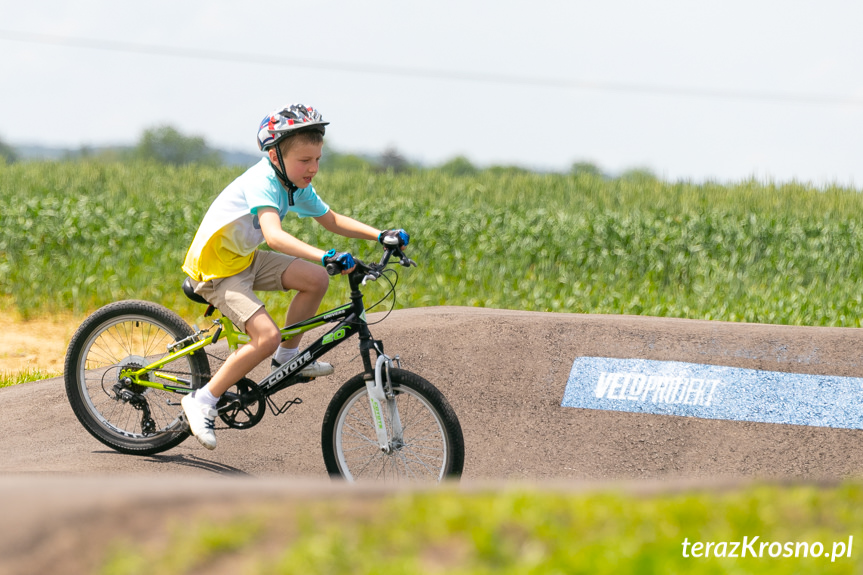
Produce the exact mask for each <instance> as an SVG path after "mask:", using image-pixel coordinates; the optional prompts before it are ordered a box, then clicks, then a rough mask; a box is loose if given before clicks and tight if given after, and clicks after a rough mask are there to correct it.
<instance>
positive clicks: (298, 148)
mask: <svg viewBox="0 0 863 575" xmlns="http://www.w3.org/2000/svg"><path fill="white" fill-rule="evenodd" d="M323 147H324V145H323V143H321V144H313V143H310V142H294V143H293V144H292V145H291V147H290V149H289V150H288V153H287V154H282V159H283V160H284V161H285V175H286V176H288V179H289V180H291V181H292V182H293V183H294V185H295V186H297V187H298V188H307V187H309V186H310V185H311V183H312V178H314V177H315V174H317V173H318V163H319V162H320V161H321V150H322V149H323ZM269 153H270V160H271V161H272V162H273V164H274V165H276V166H278V165H279V158H278V157H277V156H276V150H275V149H273V148H270V150H269Z"/></svg>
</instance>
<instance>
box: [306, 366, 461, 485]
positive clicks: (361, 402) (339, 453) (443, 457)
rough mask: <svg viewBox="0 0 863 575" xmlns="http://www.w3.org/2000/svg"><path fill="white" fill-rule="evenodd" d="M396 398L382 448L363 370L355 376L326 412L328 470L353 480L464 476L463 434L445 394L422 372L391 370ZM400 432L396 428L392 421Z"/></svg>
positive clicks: (389, 408)
mask: <svg viewBox="0 0 863 575" xmlns="http://www.w3.org/2000/svg"><path fill="white" fill-rule="evenodd" d="M389 373H390V380H391V383H392V390H393V398H392V399H388V400H387V402H386V406H385V408H384V412H385V413H384V420H385V422H386V428H387V433H388V434H389V436H390V437H389V445H388V446H387V448H386V450H382V449H381V446H380V444H379V443H378V439H377V435H376V433H375V425H374V418H373V415H372V409H371V405H370V403H369V398H368V390H367V389H366V384H365V381H364V380H363V374H359V375H357V376H355V377H353V378H351V379H350V380H349V381H348V382H347V383H345V384H344V385H343V386H342V387H341V389H339V390H338V391H337V392H336V394H335V395H334V396H333V399H332V400H331V401H330V405H329V407H327V411H326V413H325V414H324V425H323V429H322V431H321V444H322V447H323V452H324V462H325V464H326V466H327V471H328V472H329V474H330V475H331V476H333V477H343V478H344V479H347V480H348V481H362V480H377V481H432V482H438V481H441V480H443V479H446V478H457V477H459V476H461V473H462V468H463V467H464V437H463V436H462V431H461V425H460V424H459V422H458V418H457V417H456V415H455V412H454V411H453V409H452V407H450V405H449V403H448V402H447V400H446V399H445V398H444V396H443V394H442V393H441V392H440V391H438V390H437V388H435V387H434V386H433V385H432V384H430V383H429V382H428V381H426V380H425V379H423V378H422V377H420V376H418V375H416V374H413V373H411V372H409V371H403V370H401V369H391V370H389ZM394 421H398V422H400V424H401V425H400V426H401V433H400V434H398V433H396V434H394V433H393V430H394V425H393V422H394Z"/></svg>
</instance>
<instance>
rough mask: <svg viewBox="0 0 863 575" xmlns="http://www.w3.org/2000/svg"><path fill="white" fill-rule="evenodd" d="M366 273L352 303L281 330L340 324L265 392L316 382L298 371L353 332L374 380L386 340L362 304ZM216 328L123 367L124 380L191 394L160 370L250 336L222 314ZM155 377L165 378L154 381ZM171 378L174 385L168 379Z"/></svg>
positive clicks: (271, 379) (187, 385) (356, 280)
mask: <svg viewBox="0 0 863 575" xmlns="http://www.w3.org/2000/svg"><path fill="white" fill-rule="evenodd" d="M363 277H364V272H361V271H359V270H356V271H354V272H352V273H351V274H350V275H349V282H350V286H351V303H348V304H345V305H342V306H340V307H337V308H335V309H331V310H329V311H326V312H324V313H321V314H318V315H316V316H314V317H312V318H310V319H307V320H304V321H301V322H297V323H295V324H292V325H289V326H286V327H284V328H282V329H281V334H282V341H285V340H287V339H290V338H292V337H294V336H296V335H298V334H301V333H305V332H307V331H310V330H312V329H315V328H317V327H320V326H322V325H325V324H327V323H336V324H337V325H336V326H335V327H334V328H333V329H331V330H330V331H328V332H326V333H325V334H324V335H322V336H321V337H319V338H318V339H317V340H316V341H314V342H313V343H312V344H311V345H309V346H308V347H306V348H305V349H303V350H302V351H301V352H299V353H298V354H297V356H296V358H295V359H294V360H292V361H290V362H286V363H285V365H283V366H282V367H281V368H279V369H277V370H275V371H273V372H272V373H271V374H269V375H268V376H267V377H265V378H264V379H262V380H261V381H260V382H258V384H257V385H258V387H259V389H260V391H261V392H262V393H263V394H264V395H265V396H270V395H272V394H275V393H277V392H279V391H281V390H283V389H285V388H287V387H290V386H292V385H295V384H298V383H304V382H308V381H311V379H310V378H305V377H302V376H300V375H299V373H300V372H301V371H302V370H303V368H304V367H305V366H307V365H309V364H310V363H312V362H313V361H315V360H316V359H317V358H319V357H321V356H322V355H324V354H326V353H328V352H330V351H331V350H332V349H333V348H334V347H335V346H337V345H339V344H341V343H343V342H345V341H346V340H348V339H349V338H350V337H351V336H352V335H355V334H356V335H359V338H360V354H361V356H362V359H363V371H364V373H365V377H366V379H369V378H372V379H373V378H374V373H375V368H374V366H373V365H372V361H371V350H372V349H374V350H375V351H376V352H377V354H378V355H379V356H380V355H382V354H383V343H382V342H381V341H376V340H373V339H372V335H371V332H370V331H369V328H368V324H367V323H366V314H365V308H364V303H363V294H362V292H360V290H359V286H360V283H361V282H362V280H363ZM214 324H215V325H216V329H215V332H214V333H213V334H211V335H208V336H207V337H204V338H203V339H201V337H202V336H203V334H204V333H205V332H202V331H199V332H198V333H196V334H195V335H193V336H190V337H189V338H186V339H184V340H182V341H178V342H176V343H174V344H173V345H172V346H171V348H170V349H169V352H170V353H169V354H168V355H166V356H165V357H163V358H161V359H160V360H158V361H156V362H153V363H151V364H149V365H146V366H144V367H143V368H137V369H133V370H129V371H124V372H122V373H121V374H120V379H121V380H125V381H126V383H130V384H137V385H140V386H143V387H153V388H157V389H163V390H165V391H171V392H175V393H181V394H187V393H190V392H192V391H194V390H193V388H192V382H191V380H187V379H185V378H183V377H178V376H177V375H175V374H172V373H167V372H162V371H159V370H160V369H161V368H162V367H163V366H165V365H168V364H170V363H172V362H174V361H176V360H177V359H179V358H181V357H183V356H186V355H189V354H193V353H203V351H202V350H203V349H204V348H205V347H207V346H210V345H212V344H214V343H216V342H218V341H220V340H224V341H226V343H227V344H228V348H229V350H230V351H231V352H234V351H236V349H237V348H239V346H240V345H244V344H246V343H249V341H251V339H250V338H249V336H248V335H246V334H245V333H243V332H241V331H239V330H238V329H237V328H236V327H235V326H234V324H233V322H231V320H229V319H228V318H226V317H224V316H222V317H220V318H218V319H217V320H215V321H214ZM151 374H152V376H155V377H154V378H153V379H157V380H161V381H151V377H150V375H151ZM199 375H204V374H199ZM166 382H170V383H166Z"/></svg>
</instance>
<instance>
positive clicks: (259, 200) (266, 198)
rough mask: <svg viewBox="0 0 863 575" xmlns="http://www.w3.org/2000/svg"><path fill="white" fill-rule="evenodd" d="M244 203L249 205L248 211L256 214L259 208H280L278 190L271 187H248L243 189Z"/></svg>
mask: <svg viewBox="0 0 863 575" xmlns="http://www.w3.org/2000/svg"><path fill="white" fill-rule="evenodd" d="M243 193H244V195H245V198H246V203H247V204H248V206H249V211H250V212H251V213H252V214H255V215H257V214H258V209H259V208H275V209H276V211H278V210H279V209H280V207H281V206H280V205H279V191H278V190H276V189H273V188H271V187H265V188H250V189H246V190H244V191H243Z"/></svg>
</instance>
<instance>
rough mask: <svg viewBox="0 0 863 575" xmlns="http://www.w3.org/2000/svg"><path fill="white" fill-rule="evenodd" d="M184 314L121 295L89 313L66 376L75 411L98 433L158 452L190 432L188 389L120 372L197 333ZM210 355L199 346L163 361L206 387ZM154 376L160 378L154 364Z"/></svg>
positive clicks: (174, 373) (105, 439) (108, 441)
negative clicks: (131, 379) (184, 401)
mask: <svg viewBox="0 0 863 575" xmlns="http://www.w3.org/2000/svg"><path fill="white" fill-rule="evenodd" d="M192 334H193V332H192V329H191V328H190V327H189V325H188V324H187V323H186V322H185V321H183V319H182V318H181V317H180V316H178V315H177V314H175V313H174V312H172V311H170V310H169V309H167V308H165V307H162V306H160V305H157V304H154V303H151V302H145V301H136V300H128V301H120V302H116V303H112V304H110V305H107V306H105V307H103V308H100V309H99V310H97V311H96V312H95V313H93V315H91V316H90V317H88V318H87V319H86V320H85V321H84V323H83V324H81V327H79V328H78V331H77V332H75V335H74V336H73V337H72V341H71V343H70V344H69V349H68V351H67V353H66V364H65V370H64V372H65V373H64V377H65V382H66V395H67V397H68V398H69V403H70V404H71V406H72V410H73V411H74V412H75V416H76V417H77V418H78V420H79V421H80V422H81V424H82V425H83V426H84V428H85V429H86V430H87V431H89V432H90V433H91V434H92V435H93V437H95V438H96V439H98V440H99V441H101V442H102V443H104V444H105V445H107V446H109V447H111V448H112V449H115V450H117V451H120V452H122V453H131V454H135V455H151V454H154V453H159V452H162V451H165V450H167V449H171V448H172V447H175V446H176V445H179V444H180V443H181V442H182V441H183V440H185V439H186V438H187V437H188V436H189V432H188V428H187V425H186V423H185V421H184V419H183V418H182V414H183V409H182V407H181V406H180V398H181V397H182V396H181V395H178V394H176V393H172V392H169V391H163V390H159V389H155V388H152V387H145V386H142V385H138V384H134V383H131V384H130V383H125V382H124V381H123V378H121V377H120V373H121V371H123V370H125V369H140V368H142V367H144V366H146V365H148V364H150V363H153V362H154V361H157V360H159V359H161V358H163V357H164V356H166V355H168V354H169V352H168V346H169V345H171V344H173V343H174V342H176V341H178V340H181V339H183V338H186V337H188V336H190V335H192ZM209 371H210V369H209V362H208V361H207V357H206V355H205V354H204V353H203V352H201V351H198V352H196V353H194V354H190V355H186V356H183V357H180V358H178V359H176V360H174V361H173V362H171V363H169V364H167V365H165V366H163V367H161V368H160V369H159V372H160V373H163V374H166V375H168V374H170V375H169V377H179V378H181V379H183V380H187V381H190V382H191V386H192V387H193V388H198V387H201V386H202V385H203V384H204V383H205V382H206V380H207V378H209ZM143 377H144V378H149V379H148V381H153V382H155V381H163V382H164V383H167V384H174V385H176V383H175V382H173V381H166V380H160V379H159V376H157V375H156V373H155V372H153V373H149V374H146V375H145V376H143Z"/></svg>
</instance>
